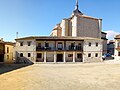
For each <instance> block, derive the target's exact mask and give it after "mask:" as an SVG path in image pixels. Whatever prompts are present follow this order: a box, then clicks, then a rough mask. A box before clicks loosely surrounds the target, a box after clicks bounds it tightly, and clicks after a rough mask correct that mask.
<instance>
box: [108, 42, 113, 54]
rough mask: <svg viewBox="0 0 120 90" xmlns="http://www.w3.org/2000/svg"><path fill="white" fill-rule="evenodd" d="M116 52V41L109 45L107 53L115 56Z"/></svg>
mask: <svg viewBox="0 0 120 90" xmlns="http://www.w3.org/2000/svg"><path fill="white" fill-rule="evenodd" d="M114 50H115V41H114V40H110V41H109V42H108V43H107V53H109V54H111V55H114Z"/></svg>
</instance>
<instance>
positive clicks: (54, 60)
mask: <svg viewBox="0 0 120 90" xmlns="http://www.w3.org/2000/svg"><path fill="white" fill-rule="evenodd" d="M54 63H56V52H54Z"/></svg>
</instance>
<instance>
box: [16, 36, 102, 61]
mask: <svg viewBox="0 0 120 90" xmlns="http://www.w3.org/2000/svg"><path fill="white" fill-rule="evenodd" d="M15 52H16V62H33V63H35V62H39V63H49V62H51V63H59V62H62V63H66V62H100V61H102V40H101V39H97V38H87V37H84V38H83V37H77V38H76V37H49V36H48V37H25V38H18V39H16V47H15Z"/></svg>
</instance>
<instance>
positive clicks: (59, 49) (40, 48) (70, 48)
mask: <svg viewBox="0 0 120 90" xmlns="http://www.w3.org/2000/svg"><path fill="white" fill-rule="evenodd" d="M44 50H49V51H57V50H58V51H62V50H63V51H65V50H66V51H82V50H83V47H82V46H78V45H76V46H71V45H70V46H68V47H66V48H57V47H56V48H51V47H39V46H38V47H36V51H44Z"/></svg>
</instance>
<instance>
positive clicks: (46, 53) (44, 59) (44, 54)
mask: <svg viewBox="0 0 120 90" xmlns="http://www.w3.org/2000/svg"><path fill="white" fill-rule="evenodd" d="M46 54H47V52H44V62H46V58H47V57H46Z"/></svg>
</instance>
